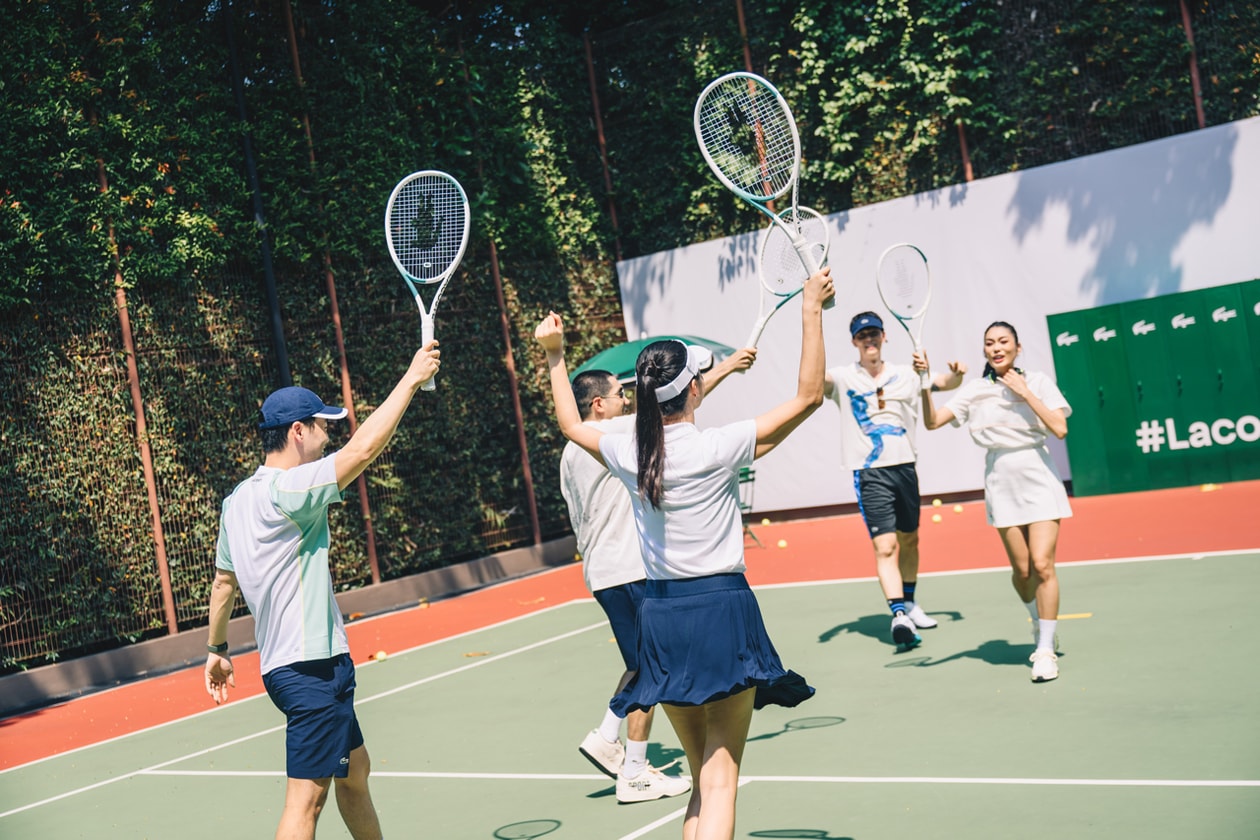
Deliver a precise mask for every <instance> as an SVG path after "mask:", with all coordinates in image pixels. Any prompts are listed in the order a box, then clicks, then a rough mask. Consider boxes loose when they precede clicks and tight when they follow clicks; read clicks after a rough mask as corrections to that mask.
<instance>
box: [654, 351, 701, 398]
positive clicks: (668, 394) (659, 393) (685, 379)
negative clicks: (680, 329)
mask: <svg viewBox="0 0 1260 840" xmlns="http://www.w3.org/2000/svg"><path fill="white" fill-rule="evenodd" d="M678 343H679V344H681V345H682V346H683V347H686V348H687V364H686V365H684V366H683V369H682V370H680V371H679V372H678V375H677V376H675V377H674V379H673V381H671V382H667V383H666V384H664V385H662V386H660V387H659V388H657V389H656V401H657V402H658V403H663V402H668V401H670V400H672V399H673V398H674V397H676V396H678V395H679V394H681V393H682V392H683V391H684V390H686V388H687V386H688V385H690V384H691V380H693V379H695V378H696V376H697V375H699V373H700V371H702V370H708V369H709V368H710V367H712V365H713V353H712V352H711V351H710V350H709V349H708V348H706V347H699V346H697V345H695V344H687V343H685V342H682V341H679V342H678Z"/></svg>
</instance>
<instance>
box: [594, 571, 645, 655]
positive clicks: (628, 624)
mask: <svg viewBox="0 0 1260 840" xmlns="http://www.w3.org/2000/svg"><path fill="white" fill-rule="evenodd" d="M646 591H647V581H646V580H636V581H632V582H630V583H623V584H621V585H620V586H610V587H608V588H607V589H597V590H595V591H594V592H592V593H591V594H592V595H594V596H595V601H596V603H598V604H599V605H600V606H601V607H603V608H604V614H605V615H606V616H608V623H609V624H611V625H612V631H613V638H614V639H616V640H617V649H618V650H620V651H621V659H622V661H623V662H625V663H626V670H627V671H637V670H639V605H640V604H642V603H643V594H644V593H645V592H646Z"/></svg>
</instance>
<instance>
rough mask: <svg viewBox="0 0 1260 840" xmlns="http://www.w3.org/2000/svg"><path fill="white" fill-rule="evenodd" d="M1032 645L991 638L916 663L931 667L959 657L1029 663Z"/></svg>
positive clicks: (1013, 663) (1003, 662) (1002, 662)
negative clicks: (968, 648)
mask: <svg viewBox="0 0 1260 840" xmlns="http://www.w3.org/2000/svg"><path fill="white" fill-rule="evenodd" d="M1031 647H1032V646H1031V645H1027V644H1023V645H1013V644H1011V643H1010V642H1008V641H1007V640H1006V639H990V640H989V641H987V642H984V643H983V644H981V645H979V646H977V647H975V648H973V649H971V650H960V651H959V652H958V653H951V654H950V655H949V656H943V657H941V658H940V659H933V658H931V657H928V658H926V659H924V660H923V661H922V662H917V663H915V664H916V665H917V666H918V667H920V668H931V667H934V666H936V665H944V664H946V663H948V662H955V661H957V660H959V659H979V660H980V661H981V662H987V663H989V664H990V665H1027V664H1028V653H1029V649H1030V648H1031Z"/></svg>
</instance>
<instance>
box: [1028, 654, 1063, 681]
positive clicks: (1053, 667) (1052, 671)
mask: <svg viewBox="0 0 1260 840" xmlns="http://www.w3.org/2000/svg"><path fill="white" fill-rule="evenodd" d="M1028 661H1029V662H1031V663H1032V681H1033V682H1035V683H1037V682H1049V681H1050V680H1054V679H1058V677H1059V657H1057V656H1055V655H1054V651H1052V650H1042V649H1040V648H1038V649H1037V650H1034V651H1033V653H1032V656H1030V657H1028Z"/></svg>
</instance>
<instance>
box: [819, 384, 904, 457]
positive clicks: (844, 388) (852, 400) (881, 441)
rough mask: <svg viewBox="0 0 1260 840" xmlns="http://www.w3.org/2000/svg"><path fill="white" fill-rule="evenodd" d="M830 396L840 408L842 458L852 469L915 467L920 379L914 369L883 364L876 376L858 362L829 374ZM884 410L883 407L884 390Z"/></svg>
mask: <svg viewBox="0 0 1260 840" xmlns="http://www.w3.org/2000/svg"><path fill="white" fill-rule="evenodd" d="M827 373H828V374H829V375H830V376H831V379H832V381H833V382H835V388H834V389H833V390H832V392H831V398H832V399H833V400H835V401H836V405H837V406H839V408H840V460H841V462H842V463H843V465H844V468H845V469H847V470H865V469H870V468H871V467H891V466H895V465H896V464H912V463H914V462H915V460H916V458H917V455H916V450H915V444H914V434H915V428H916V427H917V426H918V423H919V402H920V394H919V375H918V374H917V373H915V372H914V369H913V368H911V367H910V365H898V364H893V363H891V362H884V369H883V370H882V371H881V372H880V374H879V376H877V377H872V376H871V375H870V374H869V373H867V371H866V369H865V368H864V367H862V365H861V364H860V363H858V362H852V363H850V364H847V365H840V366H839V367H834V368H831V369H830V370H828V371H827ZM881 389H882V391H883V402H884V407H883V408H880V407H879V401H880V395H879V391H880V390H881Z"/></svg>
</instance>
